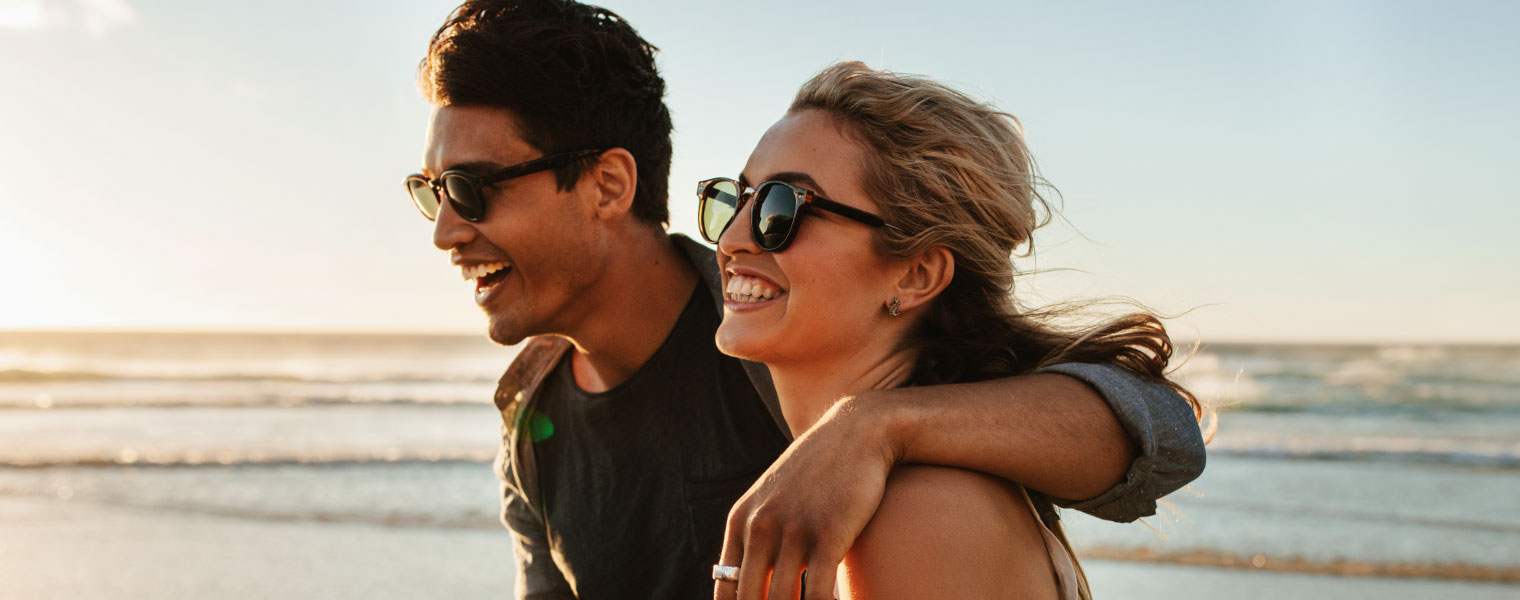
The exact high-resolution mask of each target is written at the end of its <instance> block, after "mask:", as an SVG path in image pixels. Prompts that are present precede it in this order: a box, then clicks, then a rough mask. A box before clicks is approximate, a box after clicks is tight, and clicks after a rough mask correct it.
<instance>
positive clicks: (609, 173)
mask: <svg viewBox="0 0 1520 600" xmlns="http://www.w3.org/2000/svg"><path fill="white" fill-rule="evenodd" d="M588 171H589V172H588V173H587V176H588V177H589V179H588V180H587V181H585V182H583V185H590V186H592V190H593V191H595V192H596V215H597V217H599V218H602V219H609V218H614V217H618V216H621V215H622V214H623V213H626V212H628V211H630V210H633V196H634V192H635V191H636V190H637V189H638V183H639V169H638V164H637V163H636V162H635V161H634V160H633V154H631V153H629V152H628V151H627V150H624V149H622V148H613V149H611V150H608V151H606V152H603V153H602V154H601V156H599V157H597V161H596V162H595V163H593V164H592V165H591V167H590V169H589V170H588Z"/></svg>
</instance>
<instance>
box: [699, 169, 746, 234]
mask: <svg viewBox="0 0 1520 600" xmlns="http://www.w3.org/2000/svg"><path fill="white" fill-rule="evenodd" d="M738 206H739V185H738V184H737V183H734V182H732V181H715V182H713V183H711V184H709V185H708V186H707V189H706V190H703V193H702V215H701V223H700V224H701V225H702V237H704V238H707V241H709V242H712V243H714V244H716V243H718V236H720V235H723V230H724V229H726V228H728V223H729V222H730V221H733V220H734V213H735V212H738V211H737V207H738Z"/></svg>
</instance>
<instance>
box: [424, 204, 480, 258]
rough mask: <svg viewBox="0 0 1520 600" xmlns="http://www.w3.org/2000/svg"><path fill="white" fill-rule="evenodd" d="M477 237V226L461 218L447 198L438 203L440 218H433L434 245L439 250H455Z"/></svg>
mask: <svg viewBox="0 0 1520 600" xmlns="http://www.w3.org/2000/svg"><path fill="white" fill-rule="evenodd" d="M473 239H475V227H474V225H472V224H471V223H470V222H469V221H466V220H464V219H462V218H460V216H459V214H458V213H456V212H454V207H453V206H452V205H451V204H450V202H449V201H448V200H447V199H444V200H442V201H440V202H439V203H438V218H436V219H434V220H433V245H434V246H437V247H438V249H439V250H453V249H455V248H458V247H460V246H463V245H465V244H468V243H469V242H470V240H473Z"/></svg>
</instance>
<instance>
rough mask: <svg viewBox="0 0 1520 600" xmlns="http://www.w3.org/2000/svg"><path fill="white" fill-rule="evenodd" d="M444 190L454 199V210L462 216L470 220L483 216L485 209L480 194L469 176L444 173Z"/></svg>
mask: <svg viewBox="0 0 1520 600" xmlns="http://www.w3.org/2000/svg"><path fill="white" fill-rule="evenodd" d="M443 191H445V192H448V194H449V199H450V200H453V201H454V211H455V212H458V213H459V216H460V217H462V218H464V219H466V220H470V221H474V220H477V219H479V218H480V217H481V213H482V212H483V211H482V206H481V203H480V195H479V193H477V192H476V191H475V186H474V185H473V184H472V183H471V182H470V180H469V178H467V177H464V176H463V175H444V176H443Z"/></svg>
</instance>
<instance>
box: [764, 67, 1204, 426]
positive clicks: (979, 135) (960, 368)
mask: <svg viewBox="0 0 1520 600" xmlns="http://www.w3.org/2000/svg"><path fill="white" fill-rule="evenodd" d="M804 110H822V111H826V112H827V113H829V114H830V115H831V116H833V117H834V118H835V119H836V120H837V121H838V122H839V123H841V124H842V126H843V128H844V129H845V133H846V135H847V136H849V137H852V138H853V139H854V140H856V141H857V142H858V143H860V144H862V145H863V147H864V148H865V150H866V152H865V154H866V157H867V158H866V161H865V164H864V165H862V173H863V177H862V179H863V182H864V185H865V192H866V193H867V194H868V195H869V196H871V198H873V199H874V200H875V201H876V204H877V206H878V207H879V208H880V213H881V216H882V218H883V219H884V220H885V221H886V222H887V223H889V224H891V225H894V226H895V227H896V229H892V228H879V229H877V230H876V231H877V232H878V235H877V236H876V241H877V245H878V250H879V251H880V252H881V253H882V255H883V256H886V257H889V258H893V259H907V258H911V257H914V256H917V255H919V254H920V253H922V252H924V251H926V250H928V249H930V248H932V247H935V246H942V247H944V248H946V249H948V250H950V252H951V253H952V254H953V255H954V257H955V275H954V277H953V278H952V280H951V282H950V284H949V286H948V287H947V288H946V289H945V290H944V292H942V293H941V294H940V295H939V296H938V297H936V298H935V299H934V300H933V301H932V302H931V303H930V305H929V306H928V310H927V314H925V315H924V316H923V317H922V318H920V319H919V320H918V322H917V323H916V324H915V326H914V329H913V331H912V333H911V334H910V336H909V338H908V339H907V340H906V343H907V344H908V345H909V346H910V347H912V348H913V349H914V350H916V351H917V352H918V356H919V358H918V364H917V370H916V372H915V374H914V377H915V381H917V382H919V383H924V384H932V383H948V382H964V381H979V380H984V379H992V378H998V377H1005V376H1009V375H1014V374H1021V373H1028V372H1030V371H1033V370H1035V369H1038V368H1040V367H1042V366H1045V365H1049V364H1053V363H1058V362H1090V363H1106V364H1112V365H1116V366H1119V367H1122V368H1124V369H1127V370H1129V371H1132V372H1134V373H1137V374H1140V375H1142V376H1146V377H1150V378H1154V379H1156V380H1160V381H1166V382H1167V383H1168V385H1171V386H1172V387H1173V388H1174V389H1176V390H1177V391H1178V392H1179V393H1181V394H1182V395H1183V397H1185V398H1187V400H1188V402H1190V403H1191V404H1192V405H1193V408H1194V412H1195V413H1196V414H1198V415H1199V416H1200V417H1201V416H1202V409H1201V407H1200V405H1199V403H1198V400H1197V399H1196V398H1195V397H1194V396H1193V395H1192V394H1191V393H1189V392H1188V391H1187V390H1185V389H1183V388H1182V387H1181V386H1179V385H1177V384H1175V383H1173V382H1170V381H1168V380H1167V379H1166V366H1167V362H1168V361H1169V360H1170V359H1171V355H1172V343H1171V338H1170V337H1168V336H1167V333H1166V328H1165V327H1163V326H1162V324H1161V321H1160V320H1159V319H1158V318H1157V317H1156V316H1154V315H1152V314H1149V313H1147V312H1135V313H1132V314H1128V315H1125V316H1121V317H1118V318H1112V319H1108V320H1106V321H1105V322H1102V323H1100V324H1097V325H1094V326H1088V327H1080V328H1072V327H1070V326H1062V325H1059V324H1058V322H1065V321H1069V320H1070V318H1071V317H1072V316H1074V315H1076V313H1078V312H1080V310H1081V309H1082V308H1083V307H1084V306H1086V305H1085V304H1063V305H1057V306H1054V307H1047V308H1044V309H1041V310H1038V311H1022V310H1019V309H1018V307H1017V305H1016V302H1015V300H1014V296H1013V284H1014V274H1015V269H1014V265H1013V257H1014V255H1015V252H1016V251H1017V250H1018V249H1019V247H1020V246H1022V245H1024V244H1029V243H1030V238H1031V235H1032V234H1033V233H1034V230H1035V229H1036V228H1037V227H1039V226H1041V225H1044V224H1045V223H1046V222H1048V220H1049V216H1050V207H1049V205H1048V204H1047V203H1046V201H1045V198H1044V197H1043V196H1041V194H1040V188H1041V187H1043V186H1044V182H1043V180H1042V179H1041V178H1040V176H1039V174H1038V172H1037V170H1036V168H1035V162H1034V158H1033V156H1032V155H1031V154H1030V153H1029V148H1028V147H1027V146H1026V145H1025V143H1024V136H1023V133H1022V130H1021V128H1020V126H1019V123H1018V121H1017V120H1016V119H1015V118H1014V117H1013V116H1012V115H1009V114H1007V113H1004V112H1002V111H999V110H997V109H996V108H995V107H993V106H991V105H989V104H986V103H983V102H978V101H976V100H973V99H972V98H970V97H968V96H966V95H965V94H962V93H960V92H957V91H955V90H953V89H950V88H948V87H946V86H944V85H941V84H939V83H936V82H934V81H931V80H929V79H926V78H921V77H914V76H908V75H901V74H896V73H890V72H884V71H876V70H872V69H870V68H869V67H867V66H865V65H864V64H861V63H858V62H846V63H839V64H835V65H833V66H831V67H829V68H827V69H825V70H823V72H821V73H819V74H818V75H816V76H814V77H813V78H812V79H811V80H809V81H808V82H807V83H806V84H803V86H802V89H801V90H800V91H798V92H797V97H796V99H795V100H793V102H792V106H791V108H790V112H798V111H804ZM1032 251H1033V245H1032V244H1030V246H1029V247H1028V248H1027V249H1026V250H1025V252H1026V254H1027V253H1029V252H1032Z"/></svg>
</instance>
